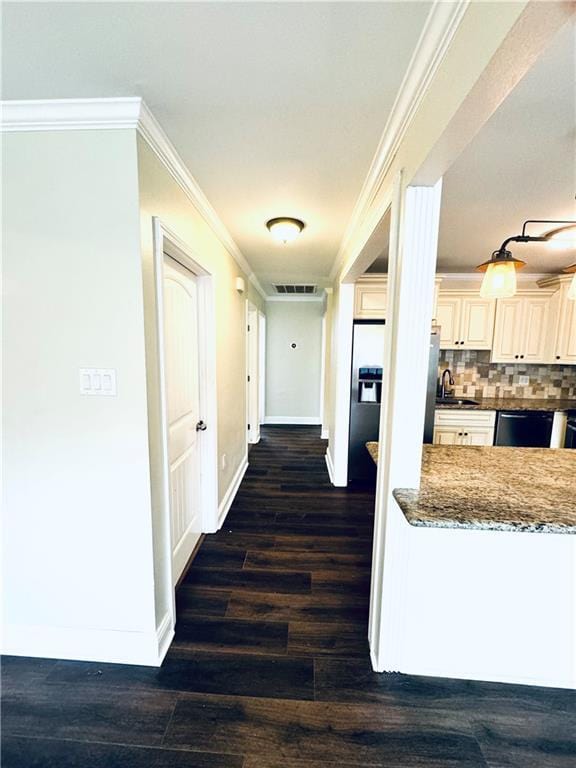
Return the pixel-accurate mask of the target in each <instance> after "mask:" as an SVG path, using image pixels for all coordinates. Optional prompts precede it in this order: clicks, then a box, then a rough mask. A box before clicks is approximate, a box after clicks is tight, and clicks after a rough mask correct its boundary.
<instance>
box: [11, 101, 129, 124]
mask: <svg viewBox="0 0 576 768" xmlns="http://www.w3.org/2000/svg"><path fill="white" fill-rule="evenodd" d="M141 105H142V99H141V98H140V97H139V96H130V97H126V98H124V97H120V98H108V99H107V98H105V99H31V100H9V101H1V102H0V110H1V113H2V115H1V119H0V130H1V131H2V132H7V133H11V132H17V131H77V130H88V131H90V130H92V131H94V130H97V131H101V130H120V129H125V128H126V129H130V128H131V129H135V128H137V125H138V120H139V118H140V113H141Z"/></svg>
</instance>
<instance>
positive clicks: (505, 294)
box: [477, 249, 524, 299]
mask: <svg viewBox="0 0 576 768" xmlns="http://www.w3.org/2000/svg"><path fill="white" fill-rule="evenodd" d="M523 266H524V262H523V261H520V260H519V259H514V258H513V257H512V254H511V253H510V251H506V250H502V249H501V250H499V251H494V253H493V254H492V258H491V259H490V260H489V261H485V262H484V264H480V266H479V267H477V269H478V271H479V272H484V273H485V274H484V279H483V280H482V286H481V288H480V296H482V298H484V299H508V298H510V296H514V294H515V293H516V270H517V269H522V267H523Z"/></svg>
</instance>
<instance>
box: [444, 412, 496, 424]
mask: <svg viewBox="0 0 576 768" xmlns="http://www.w3.org/2000/svg"><path fill="white" fill-rule="evenodd" d="M495 424H496V411H467V410H464V409H462V410H461V409H456V408H455V409H454V410H448V409H443V408H437V409H436V413H435V415H434V425H435V426H438V427H453V426H462V427H464V426H470V427H493V426H494V425H495Z"/></svg>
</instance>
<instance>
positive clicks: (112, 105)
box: [0, 96, 266, 299]
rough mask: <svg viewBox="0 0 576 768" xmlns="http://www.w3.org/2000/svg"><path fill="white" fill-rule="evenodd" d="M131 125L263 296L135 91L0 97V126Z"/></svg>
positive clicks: (128, 127)
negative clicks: (121, 94)
mask: <svg viewBox="0 0 576 768" xmlns="http://www.w3.org/2000/svg"><path fill="white" fill-rule="evenodd" d="M122 129H124V130H136V131H137V132H138V133H139V134H140V136H141V137H142V138H143V139H144V141H146V143H147V144H148V146H149V147H150V149H152V151H153V152H154V153H155V154H156V156H157V157H158V159H159V160H160V161H161V162H162V164H163V165H164V167H165V168H166V170H167V171H168V172H169V173H170V174H171V176H172V177H173V178H174V180H175V181H176V182H177V183H178V184H179V185H180V187H181V189H182V190H183V191H184V192H185V193H186V195H187V196H188V198H189V200H190V201H191V203H192V204H193V205H194V207H195V208H196V210H197V211H198V213H199V214H200V215H201V216H202V218H203V219H204V221H205V222H206V223H207V224H208V225H209V226H210V228H211V229H212V231H213V232H214V234H215V235H216V237H217V238H218V240H219V241H220V242H221V243H222V245H223V246H224V247H225V248H226V250H227V251H228V253H229V254H230V255H231V256H232V258H233V259H234V260H235V261H236V263H237V264H238V265H239V267H240V268H241V269H242V270H243V272H244V273H245V274H246V275H247V276H248V280H249V281H250V282H251V283H252V285H253V286H254V287H255V288H256V290H257V291H258V293H259V294H260V295H261V296H262V298H263V299H265V298H266V293H265V291H264V289H263V288H262V286H261V285H260V282H259V281H258V278H257V276H256V275H255V273H254V270H253V269H252V267H251V266H250V264H249V263H248V261H247V260H246V258H245V257H244V255H243V254H242V252H241V251H240V249H239V248H238V246H237V245H236V243H235V242H234V240H233V239H232V236H231V235H230V233H229V232H228V230H227V229H226V227H225V226H224V224H223V223H222V221H221V219H220V217H219V216H218V214H217V213H216V211H215V210H214V208H213V207H212V205H211V204H210V202H209V201H208V198H207V197H206V195H205V194H204V192H202V190H201V189H200V186H199V185H198V182H197V181H196V179H195V178H194V177H193V176H192V174H191V173H190V171H189V170H188V168H187V167H186V165H185V163H184V161H183V160H182V158H181V157H180V155H179V154H178V152H177V151H176V148H175V147H174V145H173V144H172V142H171V141H170V139H169V138H168V136H167V135H166V134H165V133H164V131H163V129H162V127H161V126H160V124H159V123H158V121H157V120H156V118H155V117H154V115H153V114H152V112H151V111H150V110H149V109H148V107H147V105H146V103H145V102H144V100H143V99H141V98H140V97H139V96H131V97H126V98H104V99H38V100H20V101H17V100H14V101H12V100H10V101H1V102H0V131H1V132H16V131H65V130H67V131H77V130H99V131H101V130H122Z"/></svg>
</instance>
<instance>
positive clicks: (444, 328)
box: [436, 295, 462, 349]
mask: <svg viewBox="0 0 576 768" xmlns="http://www.w3.org/2000/svg"><path fill="white" fill-rule="evenodd" d="M461 317H462V299H461V298H459V297H457V296H454V297H446V296H442V295H440V297H439V298H438V306H437V309H436V322H437V323H438V325H439V326H440V349H461V345H460V322H461Z"/></svg>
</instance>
